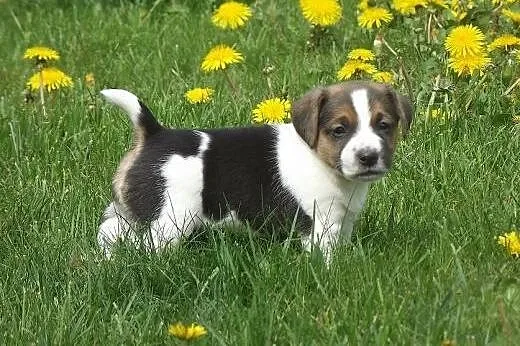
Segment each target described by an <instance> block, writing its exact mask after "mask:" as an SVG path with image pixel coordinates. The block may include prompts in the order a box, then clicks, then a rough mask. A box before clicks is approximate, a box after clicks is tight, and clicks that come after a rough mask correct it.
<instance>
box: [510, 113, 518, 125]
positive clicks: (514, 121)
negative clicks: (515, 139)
mask: <svg viewBox="0 0 520 346" xmlns="http://www.w3.org/2000/svg"><path fill="white" fill-rule="evenodd" d="M512 120H513V124H515V125H520V115H515V116H513V118H512Z"/></svg>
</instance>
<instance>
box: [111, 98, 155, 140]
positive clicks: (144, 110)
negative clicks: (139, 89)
mask: <svg viewBox="0 0 520 346" xmlns="http://www.w3.org/2000/svg"><path fill="white" fill-rule="evenodd" d="M101 95H103V96H104V97H105V99H106V100H107V101H108V102H110V103H113V104H115V105H117V106H119V107H120V108H121V109H122V110H124V111H125V112H126V113H128V116H129V117H130V120H132V123H133V124H134V129H135V131H136V134H139V135H142V136H143V137H144V138H145V139H146V138H147V137H149V136H152V135H153V134H155V133H157V132H159V131H160V130H161V129H162V128H163V127H162V126H161V125H160V124H159V123H158V122H157V120H155V117H154V116H153V114H152V112H151V111H150V110H149V109H148V107H146V105H145V104H144V103H142V102H141V101H139V99H138V98H137V96H135V95H134V94H132V93H131V92H128V91H126V90H122V89H105V90H101Z"/></svg>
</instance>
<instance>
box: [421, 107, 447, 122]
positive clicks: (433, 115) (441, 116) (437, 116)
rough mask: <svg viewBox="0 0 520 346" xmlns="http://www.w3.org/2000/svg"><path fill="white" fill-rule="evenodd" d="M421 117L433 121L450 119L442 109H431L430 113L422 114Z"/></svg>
mask: <svg viewBox="0 0 520 346" xmlns="http://www.w3.org/2000/svg"><path fill="white" fill-rule="evenodd" d="M421 115H423V116H425V117H427V118H429V119H433V120H447V119H449V117H450V116H449V114H448V113H447V112H445V111H444V110H442V109H440V108H431V109H430V112H429V113H428V112H427V111H424V112H421Z"/></svg>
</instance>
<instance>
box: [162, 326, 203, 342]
mask: <svg viewBox="0 0 520 346" xmlns="http://www.w3.org/2000/svg"><path fill="white" fill-rule="evenodd" d="M207 333H208V331H207V330H206V328H204V327H203V326H201V325H199V324H196V323H192V324H191V325H190V326H189V325H184V324H183V323H181V322H177V323H175V324H171V325H170V326H169V327H168V334H170V335H173V336H175V337H176V338H178V339H181V340H195V339H198V338H200V337H202V336H204V335H206V334H207Z"/></svg>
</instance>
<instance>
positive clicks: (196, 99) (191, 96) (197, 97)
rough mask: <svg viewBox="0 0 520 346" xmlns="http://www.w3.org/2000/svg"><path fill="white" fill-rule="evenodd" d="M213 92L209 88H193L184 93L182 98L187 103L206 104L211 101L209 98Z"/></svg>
mask: <svg viewBox="0 0 520 346" xmlns="http://www.w3.org/2000/svg"><path fill="white" fill-rule="evenodd" d="M214 92H215V91H214V90H213V89H211V88H194V89H191V90H188V91H186V93H185V94H184V96H185V97H186V100H188V102H189V103H191V104H195V103H206V102H209V101H211V96H212V95H213V93H214Z"/></svg>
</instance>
